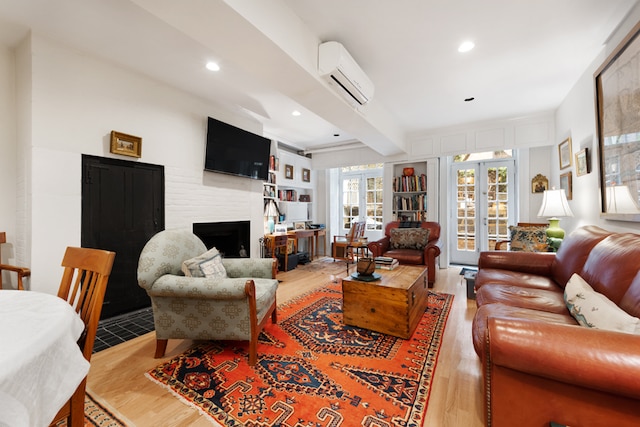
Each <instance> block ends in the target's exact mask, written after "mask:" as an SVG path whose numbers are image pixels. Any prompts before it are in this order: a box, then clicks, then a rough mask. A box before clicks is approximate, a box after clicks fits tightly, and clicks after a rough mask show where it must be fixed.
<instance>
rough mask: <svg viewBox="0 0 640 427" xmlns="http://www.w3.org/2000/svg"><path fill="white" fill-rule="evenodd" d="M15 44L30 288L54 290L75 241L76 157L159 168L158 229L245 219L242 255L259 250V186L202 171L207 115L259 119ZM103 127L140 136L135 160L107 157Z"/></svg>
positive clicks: (41, 42) (53, 50)
mask: <svg viewBox="0 0 640 427" xmlns="http://www.w3.org/2000/svg"><path fill="white" fill-rule="evenodd" d="M20 49H21V53H20V55H23V56H24V57H26V58H30V60H31V63H30V64H29V61H28V60H25V61H18V62H17V67H18V73H23V75H25V74H27V73H29V70H25V69H24V68H26V67H29V66H30V67H31V73H30V76H31V91H32V93H31V95H30V99H29V101H28V102H29V105H30V107H31V109H30V111H31V115H32V117H31V122H30V125H28V124H27V125H25V126H24V127H25V128H26V129H25V130H24V132H23V133H24V134H25V139H29V140H30V141H29V146H30V158H31V161H32V167H31V168H30V170H32V172H31V173H30V172H29V168H27V169H25V172H24V175H25V177H26V181H27V185H26V187H25V190H24V193H25V198H26V199H27V200H28V203H27V206H28V208H27V210H28V212H27V214H26V215H27V216H28V215H31V221H30V227H31V231H30V232H29V231H26V234H30V235H31V239H30V241H28V242H27V243H26V246H27V247H28V249H27V250H28V251H29V252H30V259H31V260H30V264H29V265H30V266H31V269H32V281H31V282H32V289H36V290H40V291H45V292H55V291H56V290H57V287H58V284H59V283H58V280H59V277H60V274H61V270H60V260H61V258H62V254H63V253H64V248H65V247H66V246H72V245H78V246H79V245H80V241H81V240H80V231H81V209H80V206H81V156H82V154H89V155H95V156H103V157H118V158H121V159H124V160H131V161H141V162H145V163H152V164H158V165H164V166H165V190H166V195H165V201H166V210H165V218H166V228H176V227H180V228H188V229H190V228H191V224H192V223H193V222H209V221H211V222H215V221H232V220H250V221H251V224H252V229H251V255H252V256H258V255H259V245H258V239H259V237H261V236H262V232H263V224H262V221H263V218H262V182H261V181H256V180H250V179H245V178H238V177H233V176H228V175H222V174H216V173H211V172H204V171H203V165H204V149H205V140H206V123H207V116H212V117H216V118H218V119H220V120H223V121H226V122H229V123H232V124H234V125H236V126H238V127H242V128H244V129H247V130H250V131H253V132H255V133H258V134H261V132H262V129H261V125H260V124H259V123H256V122H254V121H252V120H250V119H248V118H244V117H241V116H239V115H234V114H232V113H230V112H228V111H225V110H223V109H222V108H220V107H218V106H214V105H210V104H207V103H206V102H204V101H203V100H202V99H200V98H197V97H193V96H190V95H187V94H185V93H183V92H180V91H177V90H175V89H172V88H170V87H168V86H166V85H164V84H162V83H159V82H156V81H153V80H150V79H149V78H147V77H145V76H142V75H139V74H135V73H132V72H130V71H127V70H125V69H122V68H120V67H118V66H115V65H113V64H110V63H107V62H104V61H102V60H99V59H96V58H94V57H92V56H90V55H87V54H84V53H80V52H77V51H74V50H71V49H68V48H66V47H65V46H62V45H59V44H57V43H55V42H53V41H51V40H48V39H46V38H44V37H40V36H37V35H36V36H32V38H31V42H30V44H29V43H26V44H25V45H23V46H21V48H20ZM25 92H28V90H27V89H25ZM20 96H21V97H22V98H25V97H29V95H26V96H25V95H24V94H20ZM26 102H27V101H25V103H26ZM19 111H21V115H28V114H29V111H22V110H19ZM111 130H117V131H120V132H124V133H128V134H132V135H136V136H140V137H142V158H141V159H139V160H136V159H134V158H130V157H122V156H116V155H113V154H110V153H109V134H110V132H111ZM29 132H31V135H30V138H29V135H28V133H29ZM6 139H8V138H4V137H3V138H2V140H3V143H4V141H5V140H6ZM15 184H16V182H15V181H14V182H13V188H15V187H16V185H15ZM25 228H28V227H25ZM116 256H117V255H116Z"/></svg>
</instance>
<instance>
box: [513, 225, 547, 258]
mask: <svg viewBox="0 0 640 427" xmlns="http://www.w3.org/2000/svg"><path fill="white" fill-rule="evenodd" d="M509 231H510V233H511V243H510V246H509V250H512V251H522V252H549V245H548V244H547V228H546V226H540V227H536V226H516V225H511V226H509Z"/></svg>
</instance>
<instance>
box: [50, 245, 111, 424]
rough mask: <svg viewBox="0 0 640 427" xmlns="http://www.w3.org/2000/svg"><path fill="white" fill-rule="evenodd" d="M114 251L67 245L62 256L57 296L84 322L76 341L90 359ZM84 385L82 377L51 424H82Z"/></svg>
mask: <svg viewBox="0 0 640 427" xmlns="http://www.w3.org/2000/svg"><path fill="white" fill-rule="evenodd" d="M115 255H116V254H115V253H114V252H110V251H104V250H100V249H87V248H74V247H68V248H67V250H66V252H65V254H64V257H63V259H62V266H63V267H64V272H63V274H62V281H61V282H60V288H59V289H58V297H60V298H62V299H64V300H66V301H67V302H68V303H69V304H71V306H73V307H74V308H75V310H76V313H78V315H79V316H80V318H81V319H82V321H83V322H84V324H85V329H84V332H83V333H82V336H81V337H80V339H79V340H78V345H79V346H80V350H82V354H83V355H84V358H85V359H87V361H91V354H92V353H93V343H94V341H95V338H96V331H97V329H98V321H99V320H100V313H101V311H102V301H103V300H104V293H105V291H106V289H107V282H108V281H109V275H110V274H111V267H112V266H113V260H114V258H115ZM86 385H87V378H86V377H85V379H84V380H82V382H81V383H80V385H79V386H78V388H77V389H76V391H75V392H74V393H73V395H72V396H71V398H70V399H69V401H67V403H65V405H64V406H63V407H62V409H60V411H59V412H58V414H57V415H56V417H55V419H54V422H53V423H52V424H51V425H55V424H56V423H58V422H59V421H61V420H63V419H66V420H67V426H68V427H75V426H84V396H85V388H86Z"/></svg>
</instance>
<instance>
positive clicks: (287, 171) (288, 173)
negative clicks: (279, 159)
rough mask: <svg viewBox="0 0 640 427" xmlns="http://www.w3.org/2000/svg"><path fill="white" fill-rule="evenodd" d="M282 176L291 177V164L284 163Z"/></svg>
mask: <svg viewBox="0 0 640 427" xmlns="http://www.w3.org/2000/svg"><path fill="white" fill-rule="evenodd" d="M284 177H285V178H286V179H293V165H284Z"/></svg>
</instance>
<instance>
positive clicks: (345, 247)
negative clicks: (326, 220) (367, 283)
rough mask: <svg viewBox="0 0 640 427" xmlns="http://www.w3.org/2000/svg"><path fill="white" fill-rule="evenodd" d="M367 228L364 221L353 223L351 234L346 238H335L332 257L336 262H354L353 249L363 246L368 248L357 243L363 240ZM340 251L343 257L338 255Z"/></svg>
mask: <svg viewBox="0 0 640 427" xmlns="http://www.w3.org/2000/svg"><path fill="white" fill-rule="evenodd" d="M365 227H366V223H365V222H364V221H362V222H353V223H351V229H350V230H349V234H347V235H346V236H333V245H332V246H333V247H332V250H331V252H332V254H331V256H332V257H333V259H334V260H336V259H341V260H346V261H349V260H352V259H353V249H354V248H356V250H357V248H358V247H360V246H363V247H365V248H366V244H364V245H358V244H357V243H356V242H358V241H359V240H360V238H362V237H363V236H364V231H365ZM339 249H340V252H341V253H342V256H340V254H339V253H338V252H339Z"/></svg>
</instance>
